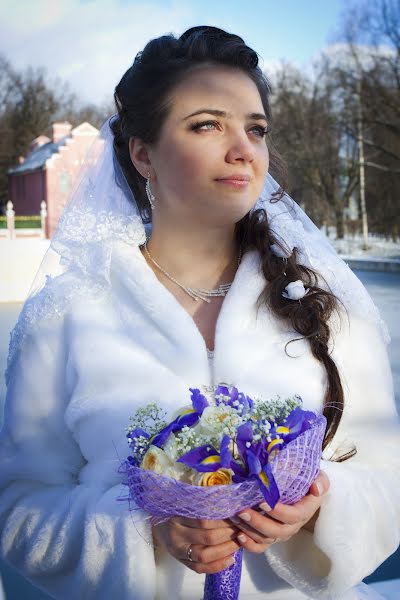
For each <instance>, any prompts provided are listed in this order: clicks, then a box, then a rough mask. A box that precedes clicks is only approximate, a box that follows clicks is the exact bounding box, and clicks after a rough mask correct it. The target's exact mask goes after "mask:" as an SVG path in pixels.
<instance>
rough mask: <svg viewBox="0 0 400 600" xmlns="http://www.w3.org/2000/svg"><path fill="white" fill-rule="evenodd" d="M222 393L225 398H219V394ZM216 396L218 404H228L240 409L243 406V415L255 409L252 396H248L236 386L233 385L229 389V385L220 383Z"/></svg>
mask: <svg viewBox="0 0 400 600" xmlns="http://www.w3.org/2000/svg"><path fill="white" fill-rule="evenodd" d="M221 394H222V395H223V396H224V399H223V400H220V399H219V398H218V396H219V395H221ZM214 398H215V403H216V404H217V406H218V405H219V404H227V405H228V406H232V408H235V409H236V410H238V411H239V409H240V407H241V412H242V414H243V415H244V414H246V413H248V412H251V411H252V410H253V405H254V403H253V400H252V399H251V398H250V396H246V395H245V394H243V393H242V392H239V391H238V389H237V388H236V387H232V389H231V390H229V388H228V386H226V385H219V386H218V387H217V389H216V390H215V393H214Z"/></svg>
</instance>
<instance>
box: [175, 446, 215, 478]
mask: <svg viewBox="0 0 400 600" xmlns="http://www.w3.org/2000/svg"><path fill="white" fill-rule="evenodd" d="M176 462H181V463H183V464H184V465H186V466H187V467H190V468H192V469H196V470H197V471H200V472H202V473H206V472H211V471H218V469H220V468H221V466H222V465H221V457H220V455H219V454H218V451H217V450H216V449H215V448H213V447H212V446H209V445H205V446H200V447H199V448H195V449H194V450H190V452H187V453H186V454H184V455H183V456H181V457H180V458H178V459H177V461H176Z"/></svg>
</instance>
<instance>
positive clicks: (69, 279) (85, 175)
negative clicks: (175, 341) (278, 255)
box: [6, 115, 390, 380]
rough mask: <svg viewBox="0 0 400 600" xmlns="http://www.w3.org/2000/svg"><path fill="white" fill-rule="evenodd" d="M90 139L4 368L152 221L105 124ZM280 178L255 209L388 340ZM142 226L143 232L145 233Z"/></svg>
mask: <svg viewBox="0 0 400 600" xmlns="http://www.w3.org/2000/svg"><path fill="white" fill-rule="evenodd" d="M113 118H116V115H113V116H112V117H111V118H110V119H108V120H107V121H106V122H105V123H104V125H103V127H102V128H101V130H100V132H99V135H98V136H97V138H96V139H95V141H94V142H93V145H92V147H91V148H90V150H89V152H88V155H87V157H86V159H85V163H84V165H83V166H82V169H81V172H80V174H79V176H78V181H77V183H76V185H75V188H74V190H73V192H72V194H71V197H70V200H69V202H68V203H67V205H66V207H65V209H64V211H63V214H62V216H61V219H60V222H59V225H58V228H57V230H56V232H55V234H54V236H53V238H52V240H51V244H50V247H49V249H48V251H47V253H46V255H45V257H44V259H43V261H42V264H41V266H40V268H39V271H38V273H37V275H36V278H35V280H34V283H33V285H32V287H31V290H30V293H29V297H28V299H27V300H26V302H25V304H24V306H23V309H22V311H21V314H20V317H19V320H18V322H17V325H16V327H15V328H14V330H13V332H12V334H11V341H10V350H9V357H8V366H7V371H6V380H8V376H7V375H8V373H9V370H10V367H11V364H12V361H13V358H14V357H15V355H16V353H17V351H18V350H19V348H20V347H21V345H22V343H23V340H24V339H25V337H26V335H27V333H29V332H31V331H33V330H34V328H35V327H36V326H37V325H38V324H39V323H40V321H41V320H42V319H44V318H58V317H59V316H60V315H61V314H63V313H64V312H65V311H66V310H67V309H68V306H69V305H70V302H71V301H72V300H73V299H76V298H77V297H81V298H82V299H84V298H85V297H87V296H95V297H96V296H98V295H99V294H101V293H105V292H106V291H107V288H108V287H109V286H110V285H111V284H110V278H109V270H110V257H111V251H112V246H113V243H114V242H115V241H116V240H122V241H127V242H129V243H130V244H132V243H135V244H138V245H139V244H142V243H143V242H144V241H145V239H146V233H147V236H148V235H149V233H150V232H151V225H150V226H147V225H146V226H145V225H144V224H143V222H142V219H141V216H140V213H139V209H138V206H137V204H136V201H135V198H134V195H133V194H132V191H131V189H130V188H129V186H128V184H127V182H126V180H125V177H124V175H123V173H122V170H121V168H120V166H119V164H118V161H117V160H116V157H115V154H114V150H113V134H112V131H111V129H110V125H109V122H110V121H111V119H113ZM278 190H279V185H278V183H277V182H276V181H275V180H274V179H273V177H272V176H271V175H269V174H267V176H266V178H265V183H264V187H263V191H262V193H261V196H260V198H259V199H258V201H257V203H256V204H255V206H254V208H253V209H252V210H255V209H257V208H261V207H262V208H264V209H265V210H266V212H267V214H268V217H269V223H270V226H271V229H272V230H273V232H274V233H275V235H276V236H277V237H278V239H279V240H280V241H282V243H283V245H284V246H286V247H287V248H288V249H289V250H291V249H292V248H294V247H296V248H297V249H298V252H299V262H300V263H301V264H303V265H305V266H307V267H311V268H312V269H314V270H315V271H316V272H317V273H320V274H321V275H322V276H323V277H324V279H325V281H326V283H327V284H328V286H329V288H330V289H331V291H332V292H333V293H334V294H335V295H336V297H338V298H339V299H340V300H341V301H342V302H343V304H344V305H345V306H346V308H347V309H349V311H351V312H352V313H354V314H358V315H360V316H362V317H363V318H365V319H368V320H370V321H373V322H374V323H376V324H377V326H378V327H379V329H380V331H381V333H382V336H383V338H384V340H385V341H386V342H389V341H390V338H389V335H388V332H387V328H386V326H385V324H384V322H383V321H382V319H381V318H380V315H379V312H378V309H377V308H376V306H375V305H374V303H373V302H372V300H371V298H370V296H369V294H368V292H367V291H366V290H365V288H364V286H363V285H362V283H361V282H360V281H359V279H358V278H357V277H356V276H355V275H354V274H353V273H352V271H351V270H350V268H349V267H348V266H347V265H346V263H345V262H344V261H343V260H342V259H341V258H340V257H339V256H338V255H337V253H336V251H335V250H334V249H333V248H332V246H331V245H330V243H329V241H328V239H327V238H326V236H325V235H324V234H323V233H322V232H321V231H320V230H319V229H318V228H317V227H316V226H315V225H314V223H313V222H312V221H311V220H310V219H309V218H308V217H307V215H306V214H305V213H304V211H303V210H302V209H301V208H300V207H299V206H298V205H297V204H296V202H294V200H292V199H291V198H290V197H289V196H288V195H287V194H285V195H284V196H283V197H282V199H280V200H278V201H277V200H276V198H275V197H274V193H275V192H277V191H278ZM146 230H147V231H146Z"/></svg>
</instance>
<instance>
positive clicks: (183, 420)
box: [151, 411, 200, 448]
mask: <svg viewBox="0 0 400 600" xmlns="http://www.w3.org/2000/svg"><path fill="white" fill-rule="evenodd" d="M199 418H200V415H199V413H197V412H195V411H190V412H188V413H185V414H183V415H180V416H179V417H176V419H174V420H173V421H172V422H171V423H169V425H167V426H166V427H164V429H161V431H159V433H157V435H155V436H154V437H153V438H152V439H151V443H152V445H153V446H158V448H162V447H163V446H164V444H165V443H166V441H167V439H168V438H169V436H170V435H171V433H175V432H176V431H180V430H181V429H182V428H183V427H185V425H186V426H187V427H193V425H195V424H196V423H197V421H198V420H199Z"/></svg>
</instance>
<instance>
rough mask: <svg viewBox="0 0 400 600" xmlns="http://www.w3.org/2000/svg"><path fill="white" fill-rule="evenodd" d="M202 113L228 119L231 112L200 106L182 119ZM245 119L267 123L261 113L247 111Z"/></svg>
mask: <svg viewBox="0 0 400 600" xmlns="http://www.w3.org/2000/svg"><path fill="white" fill-rule="evenodd" d="M202 113H208V114H210V115H215V116H216V117H226V118H228V119H229V118H230V117H232V114H231V113H227V112H225V111H224V110H216V109H214V108H200V109H199V110H196V111H195V112H194V113H191V114H190V115H188V116H187V117H185V118H184V119H183V120H184V121H186V120H187V119H190V117H194V116H195V115H200V114H202ZM246 119H253V120H256V121H261V120H262V121H266V122H267V123H268V119H267V117H266V116H265V115H264V114H263V113H249V114H248V115H246Z"/></svg>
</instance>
